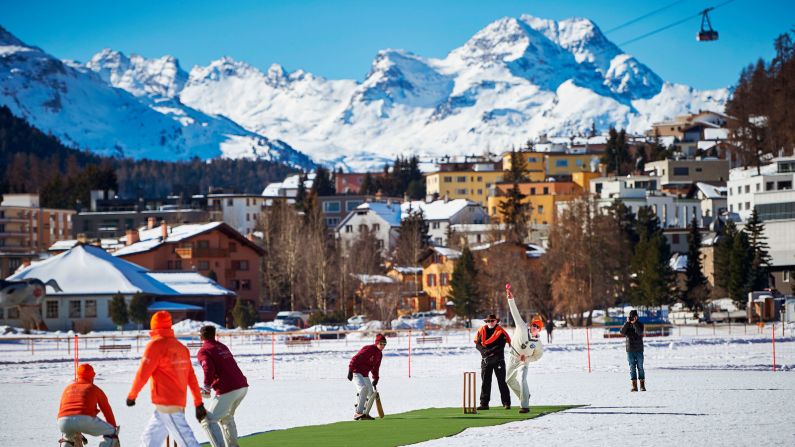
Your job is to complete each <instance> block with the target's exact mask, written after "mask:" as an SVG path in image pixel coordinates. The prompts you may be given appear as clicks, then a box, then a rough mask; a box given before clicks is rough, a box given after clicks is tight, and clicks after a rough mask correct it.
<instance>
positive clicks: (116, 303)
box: [110, 293, 130, 329]
mask: <svg viewBox="0 0 795 447" xmlns="http://www.w3.org/2000/svg"><path fill="white" fill-rule="evenodd" d="M110 320H111V321H112V322H113V324H115V325H116V326H117V327H118V328H119V329H121V328H122V327H124V325H125V324H127V323H129V322H130V318H129V316H128V315H127V303H125V302H124V295H122V294H121V293H117V294H115V295H113V298H111V300H110Z"/></svg>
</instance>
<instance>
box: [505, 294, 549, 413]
mask: <svg viewBox="0 0 795 447" xmlns="http://www.w3.org/2000/svg"><path fill="white" fill-rule="evenodd" d="M505 292H506V294H507V295H508V306H509V307H510V308H511V316H512V317H513V321H514V324H515V325H516V329H514V331H513V335H512V336H511V351H510V355H509V357H508V369H507V373H506V382H507V383H508V388H510V389H511V390H512V391H513V393H514V394H516V397H517V398H519V400H520V401H521V408H520V409H519V413H529V412H530V389H529V388H528V386H527V367H528V364H529V363H530V362H535V361H538V359H540V358H541V356H542V355H544V348H543V346H542V345H541V340H540V339H539V338H538V333H539V332H540V331H541V328H543V327H544V322H543V321H541V319H539V318H535V319H533V321H532V323H531V324H530V328H529V329H528V328H527V323H525V321H524V319H523V318H522V315H521V314H520V313H519V308H518V307H516V302H515V301H514V299H513V293H511V286H510V284H507V285H506V286H505Z"/></svg>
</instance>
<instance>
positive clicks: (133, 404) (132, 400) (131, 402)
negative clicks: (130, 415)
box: [127, 398, 135, 407]
mask: <svg viewBox="0 0 795 447" xmlns="http://www.w3.org/2000/svg"><path fill="white" fill-rule="evenodd" d="M127 406H128V407H134V406H135V399H129V398H128V399H127Z"/></svg>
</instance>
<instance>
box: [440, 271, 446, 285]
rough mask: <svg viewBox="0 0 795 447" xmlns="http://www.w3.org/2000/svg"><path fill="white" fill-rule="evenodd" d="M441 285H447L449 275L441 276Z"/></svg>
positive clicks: (443, 274) (442, 274)
mask: <svg viewBox="0 0 795 447" xmlns="http://www.w3.org/2000/svg"><path fill="white" fill-rule="evenodd" d="M439 285H441V286H446V285H447V273H441V274H439Z"/></svg>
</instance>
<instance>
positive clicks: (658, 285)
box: [631, 207, 673, 306]
mask: <svg viewBox="0 0 795 447" xmlns="http://www.w3.org/2000/svg"><path fill="white" fill-rule="evenodd" d="M637 225H638V230H637V232H638V236H639V241H638V243H637V245H636V246H635V251H634V254H633V256H632V271H633V273H634V274H635V278H634V281H633V286H634V287H633V288H632V293H631V295H632V300H633V302H634V303H635V304H639V305H647V306H659V305H661V304H667V303H669V302H670V298H671V286H672V284H673V271H672V270H671V267H670V265H669V261H670V258H671V248H670V246H669V245H668V241H667V240H666V239H665V235H664V234H663V231H662V229H661V228H660V221H659V219H657V216H655V215H654V212H653V211H652V210H651V208H650V207H642V208H640V209H639V210H638V224H637Z"/></svg>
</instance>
